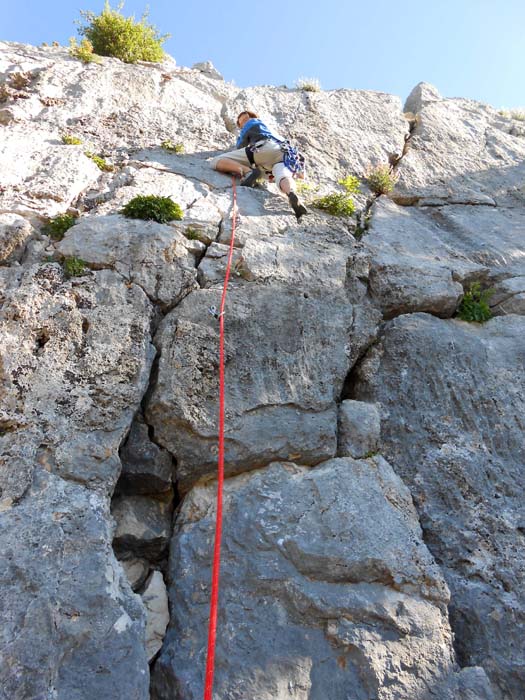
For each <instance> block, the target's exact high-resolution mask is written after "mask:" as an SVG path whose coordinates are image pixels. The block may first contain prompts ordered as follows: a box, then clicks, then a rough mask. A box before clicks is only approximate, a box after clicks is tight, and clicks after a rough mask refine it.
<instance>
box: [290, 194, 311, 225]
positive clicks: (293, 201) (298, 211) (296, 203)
mask: <svg viewBox="0 0 525 700" xmlns="http://www.w3.org/2000/svg"><path fill="white" fill-rule="evenodd" d="M288 201H289V202H290V206H291V207H292V209H293V210H294V214H295V216H296V217H297V221H300V219H301V217H302V216H304V215H305V214H308V209H307V208H306V207H305V206H304V204H302V203H301V201H300V200H299V197H298V196H297V195H296V194H295V192H290V194H289V195H288Z"/></svg>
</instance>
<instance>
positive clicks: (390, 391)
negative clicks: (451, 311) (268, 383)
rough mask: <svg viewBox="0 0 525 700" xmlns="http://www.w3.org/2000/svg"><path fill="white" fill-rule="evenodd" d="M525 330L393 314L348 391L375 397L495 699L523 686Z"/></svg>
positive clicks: (468, 657) (467, 652)
mask: <svg viewBox="0 0 525 700" xmlns="http://www.w3.org/2000/svg"><path fill="white" fill-rule="evenodd" d="M524 333H525V320H524V319H523V318H522V317H519V316H509V317H505V318H495V319H493V320H491V321H490V322H489V323H487V324H486V325H485V326H484V327H482V328H478V327H476V326H474V327H472V326H470V325H468V324H465V323H463V322H457V321H448V322H442V321H438V320H437V319H435V318H433V317H431V316H428V315H425V314H414V315H409V316H404V317H401V318H398V319H395V320H394V321H392V322H391V323H390V324H388V325H387V327H386V328H385V331H384V333H383V335H382V337H381V339H380V341H379V343H378V344H377V345H376V346H375V347H374V348H373V349H372V350H370V352H369V353H368V355H367V357H366V360H365V361H364V362H363V363H362V364H361V365H360V367H359V370H358V372H357V376H356V380H355V384H354V392H353V393H354V396H355V397H357V398H360V399H365V400H371V401H376V402H378V403H379V404H380V406H381V410H382V444H383V450H384V453H385V455H386V456H387V458H388V459H389V460H391V463H392V465H393V466H394V468H395V469H396V471H397V473H398V474H400V475H401V476H402V478H403V479H404V480H405V481H406V483H407V484H408V485H409V486H410V489H411V491H412V494H413V497H414V500H415V503H416V505H417V506H418V509H419V512H420V516H421V523H422V526H423V528H424V530H425V533H426V541H427V543H428V545H429V547H430V549H431V551H432V552H433V554H434V555H435V557H436V559H437V561H438V562H439V563H440V564H441V566H442V567H443V570H444V572H445V575H446V578H447V581H448V583H449V585H450V588H451V593H452V599H451V605H450V610H451V617H452V622H453V624H454V626H455V629H456V631H457V638H456V645H457V650H458V653H459V657H460V659H461V661H462V663H465V664H468V665H481V666H483V667H484V668H485V669H486V670H487V671H488V672H489V673H490V674H491V675H492V676H493V677H494V678H495V679H497V685H498V687H499V689H500V692H501V695H502V697H519V694H520V692H522V691H523V688H525V666H524V659H525V642H524V635H523V630H524V629H525V596H524V584H525V567H524V562H523V556H522V555H523V524H524V523H523V491H524V488H525V479H524V475H523V430H524V427H525V423H524V415H525V405H524V396H525V377H524V374H523V366H524V363H525V348H524V345H523V337H524ZM429 348H431V349H432V350H431V352H429V350H428V349H429ZM509 629H513V630H515V631H516V633H517V636H515V634H514V633H513V634H508V630H509Z"/></svg>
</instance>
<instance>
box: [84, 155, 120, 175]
mask: <svg viewBox="0 0 525 700" xmlns="http://www.w3.org/2000/svg"><path fill="white" fill-rule="evenodd" d="M84 155H86V156H87V157H88V158H91V160H92V161H93V163H95V165H96V166H97V167H98V168H99V169H100V170H104V171H105V172H108V173H109V172H112V171H113V170H115V168H114V166H113V165H111V164H110V163H108V162H106V161H105V160H104V158H102V156H97V155H96V154H95V153H91V152H90V151H86V152H85V153H84Z"/></svg>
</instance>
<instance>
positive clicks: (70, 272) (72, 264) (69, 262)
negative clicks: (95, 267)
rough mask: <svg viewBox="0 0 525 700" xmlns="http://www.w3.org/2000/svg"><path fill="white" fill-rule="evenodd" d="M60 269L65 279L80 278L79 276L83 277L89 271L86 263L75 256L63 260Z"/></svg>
mask: <svg viewBox="0 0 525 700" xmlns="http://www.w3.org/2000/svg"><path fill="white" fill-rule="evenodd" d="M62 268H63V269H64V272H65V275H66V277H67V278H70V277H80V276H81V275H85V274H86V273H87V272H88V270H89V268H88V267H87V265H86V263H85V262H84V261H83V260H82V259H81V258H77V257H75V256H72V257H70V258H64V260H63V261H62Z"/></svg>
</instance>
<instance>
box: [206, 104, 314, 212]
mask: <svg viewBox="0 0 525 700" xmlns="http://www.w3.org/2000/svg"><path fill="white" fill-rule="evenodd" d="M237 126H238V127H239V128H240V130H241V131H240V134H239V137H238V138H237V143H236V148H237V150H235V151H230V152H229V153H224V154H223V155H220V156H216V157H215V158H213V159H212V160H211V167H212V168H214V170H218V171H219V172H221V173H228V174H230V175H237V176H239V177H240V178H241V181H240V183H239V184H241V185H243V186H244V187H254V186H255V185H256V184H257V181H258V180H260V179H261V178H263V177H264V175H265V173H268V174H269V173H271V175H272V176H273V179H274V180H275V182H276V183H277V185H278V187H279V189H280V190H281V192H283V193H284V194H285V195H287V197H288V201H289V202H290V206H291V207H292V209H293V211H294V213H295V216H296V217H297V220H298V221H299V220H300V219H301V217H302V216H303V215H304V214H307V213H308V211H307V209H306V207H305V206H304V204H303V203H302V202H301V201H300V199H299V197H298V196H297V193H296V192H295V184H294V179H293V173H292V171H291V170H290V169H289V168H287V167H286V166H285V164H284V162H283V159H284V153H283V150H282V148H281V144H282V143H283V142H282V140H281V139H280V138H278V137H277V136H276V135H275V134H272V132H271V131H270V130H269V129H268V127H267V126H266V125H265V124H264V123H263V122H262V121H261V120H260V119H259V116H258V115H257V114H256V113H255V112H250V111H249V110H245V111H244V112H241V113H240V114H239V116H238V117H237Z"/></svg>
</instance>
